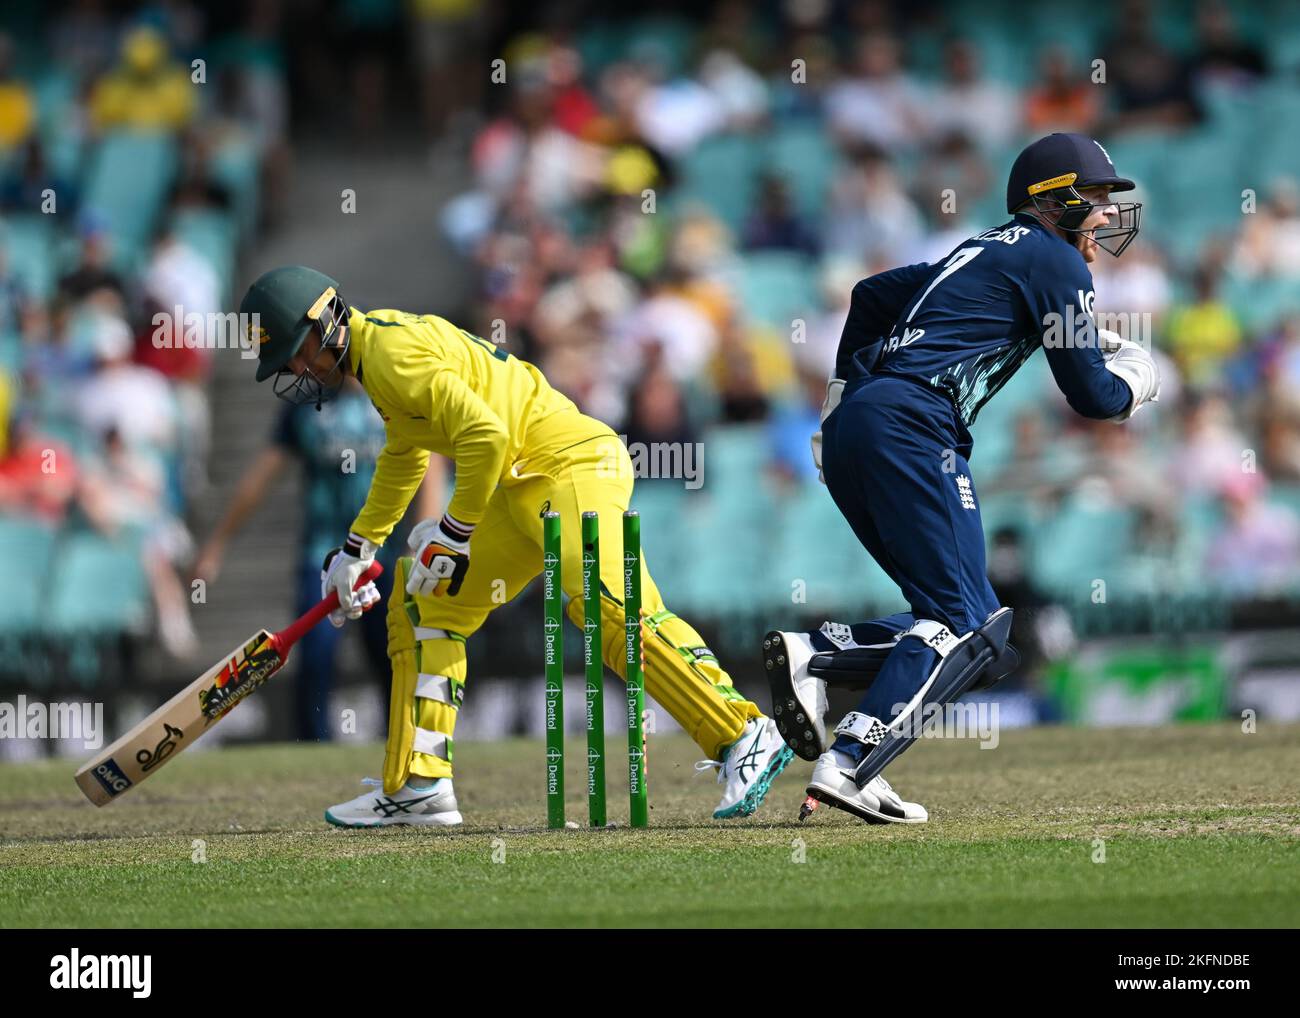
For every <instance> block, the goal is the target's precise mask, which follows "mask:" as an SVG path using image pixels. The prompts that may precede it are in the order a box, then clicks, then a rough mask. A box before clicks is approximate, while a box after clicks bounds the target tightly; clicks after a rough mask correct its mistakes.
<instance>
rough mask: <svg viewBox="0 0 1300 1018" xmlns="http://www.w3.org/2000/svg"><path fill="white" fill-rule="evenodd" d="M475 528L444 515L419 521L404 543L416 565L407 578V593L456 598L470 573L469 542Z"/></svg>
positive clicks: (412, 567) (413, 565)
mask: <svg viewBox="0 0 1300 1018" xmlns="http://www.w3.org/2000/svg"><path fill="white" fill-rule="evenodd" d="M473 533H474V528H473V527H472V526H469V525H467V524H464V523H461V522H460V521H459V520H457V519H455V518H453V517H451V516H448V515H446V514H444V515H443V517H442V519H440V520H421V521H420V522H419V523H417V524H416V525H415V526H414V527H412V528H411V536H410V537H408V538H407V539H406V543H407V544H408V545H409V546H410V549H411V551H412V552H414V553H415V562H414V563H413V564H412V566H411V572H410V575H409V576H408V577H407V578H406V592H407V593H408V594H416V595H419V596H421V597H431V596H432V597H442V595H443V594H449V595H450V596H452V597H455V596H456V595H457V594H459V593H460V585H461V584H462V583H464V582H465V574H466V573H467V572H469V539H470V536H471V535H472V534H473Z"/></svg>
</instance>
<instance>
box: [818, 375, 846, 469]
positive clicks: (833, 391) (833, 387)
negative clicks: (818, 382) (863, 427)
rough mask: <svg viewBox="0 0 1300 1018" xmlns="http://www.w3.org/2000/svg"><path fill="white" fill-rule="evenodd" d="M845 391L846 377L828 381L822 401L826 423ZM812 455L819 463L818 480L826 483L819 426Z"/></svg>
mask: <svg viewBox="0 0 1300 1018" xmlns="http://www.w3.org/2000/svg"><path fill="white" fill-rule="evenodd" d="M843 393H844V379H842V378H832V379H831V380H830V381H829V382H827V383H826V399H825V400H823V401H822V415H821V418H820V420H821V423H822V424H825V423H826V418H827V417H829V416H830V415H831V411H832V410H834V409H835V408H836V407H837V406H839V405H840V396H841V395H843ZM812 457H813V462H814V463H816V464H817V480H819V481H821V482H822V484H825V483H826V478H825V477H823V476H822V429H821V428H818V429H817V433H816V434H815V435H813V437H812Z"/></svg>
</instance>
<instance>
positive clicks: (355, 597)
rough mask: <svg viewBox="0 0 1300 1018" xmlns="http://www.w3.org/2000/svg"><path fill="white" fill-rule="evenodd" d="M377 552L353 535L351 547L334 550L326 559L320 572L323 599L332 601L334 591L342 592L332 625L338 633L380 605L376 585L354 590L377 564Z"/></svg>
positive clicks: (350, 541) (349, 540)
mask: <svg viewBox="0 0 1300 1018" xmlns="http://www.w3.org/2000/svg"><path fill="white" fill-rule="evenodd" d="M375 551H376V548H375V546H374V545H373V544H371V543H370V542H369V541H367V540H366V539H365V538H364V537H357V536H356V535H355V534H349V535H348V542H347V544H345V545H343V547H342V548H331V549H330V551H329V553H328V554H327V555H326V556H325V564H324V565H323V566H322V567H321V571H320V596H321V597H329V595H330V591H332V590H337V591H338V592H339V606H338V607H337V608H335V609H334V610H333V611H332V612H330V613H329V620H330V624H331V625H332V626H334V628H335V629H337V628H338V627H339V626H341V625H343V623H344V622H346V621H347V620H348V619H359V618H361V613H362V612H364V611H368V610H369V609H370V608H373V607H374V606H375V605H376V604H378V603H379V600H380V597H379V588H378V587H376V586H375V585H374V583H373V582H371V583H367V584H365V585H364V586H362V587H361V588H360V589H358V590H353V589H352V588H353V587H354V586H355V585H356V582H357V580H359V579H360V578H361V574H362V573H364V572H365V571H366V570H367V569H369V568H370V563H371V562H373V561H374V560H375Z"/></svg>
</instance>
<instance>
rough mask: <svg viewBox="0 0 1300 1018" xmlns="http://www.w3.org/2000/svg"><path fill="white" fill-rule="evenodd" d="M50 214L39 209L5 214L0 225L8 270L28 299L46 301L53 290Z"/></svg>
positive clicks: (51, 219) (54, 273)
mask: <svg viewBox="0 0 1300 1018" xmlns="http://www.w3.org/2000/svg"><path fill="white" fill-rule="evenodd" d="M54 221H55V220H54V217H53V216H47V215H42V214H41V213H39V212H30V213H21V214H19V215H12V216H5V217H4V219H3V223H2V225H0V242H2V243H3V244H4V247H5V254H6V255H7V257H8V261H9V270H10V272H12V273H13V274H14V276H15V278H17V280H18V282H19V283H20V284H21V286H22V288H23V291H24V292H25V293H26V294H27V295H28V296H29V297H31V298H32V299H34V300H38V301H46V300H48V299H49V298H50V295H51V294H52V293H53V292H54V284H55V281H56V280H55V276H56V271H57V268H56V264H55V230H54Z"/></svg>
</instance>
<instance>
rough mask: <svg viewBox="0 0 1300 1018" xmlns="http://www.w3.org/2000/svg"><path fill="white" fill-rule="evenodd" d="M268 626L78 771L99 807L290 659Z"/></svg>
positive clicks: (80, 784) (148, 772) (85, 789)
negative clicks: (286, 656) (268, 629)
mask: <svg viewBox="0 0 1300 1018" xmlns="http://www.w3.org/2000/svg"><path fill="white" fill-rule="evenodd" d="M284 661H285V656H284V655H283V654H282V652H281V650H280V646H279V643H278V641H276V639H275V637H274V636H273V635H272V634H271V633H270V632H268V631H267V630H265V629H262V630H259V631H258V632H257V633H256V634H255V635H254V636H253V637H251V638H250V639H248V640H246V641H245V642H243V643H241V644H240V645H239V646H238V647H236V648H235V649H234V650H232V651H231V652H230V653H229V654H227V655H226V656H225V657H224V658H222V659H221V660H220V661H218V662H217V663H216V664H215V665H213V666H212V667H211V668H209V669H208V670H207V671H206V672H204V673H203V674H202V675H201V676H199V677H198V678H197V679H195V680H194V681H193V682H191V683H190V684H189V685H188V686H186V687H185V688H184V689H182V690H181V691H180V692H179V693H177V694H176V695H175V696H173V697H172V698H171V699H170V700H168V701H167V702H166V703H165V704H163V705H162V706H161V707H159V708H158V709H157V710H156V711H154V712H153V713H152V714H150V715H149V716H148V717H147V718H145V719H144V720H143V721H141V722H140V723H139V724H138V725H136V726H135V727H134V728H132V729H131V730H130V731H129V732H127V733H126V734H125V735H123V736H122V737H121V738H120V739H118V740H117V741H116V742H114V743H113V744H112V745H111V746H109V747H108V748H107V749H105V750H102V751H101V752H100V753H99V754H98V755H97V756H95V757H93V758H92V759H90V760H88V761H87V762H86V763H85V764H83V765H82V767H81V768H80V770H78V771H77V773H76V775H75V777H76V781H77V786H78V787H79V788H80V789H81V791H82V793H83V794H84V795H85V796H86V798H87V799H89V800H90V801H91V802H93V803H94V804H95V805H96V806H103V805H105V804H107V803H110V802H112V801H113V800H114V799H116V798H117V797H118V796H120V795H122V794H123V793H124V792H127V791H129V790H130V789H132V788H134V787H135V786H136V785H138V784H139V783H140V782H141V781H143V780H145V778H147V777H149V776H150V775H152V774H153V773H154V772H155V771H157V770H158V768H160V767H161V766H162V765H163V764H165V763H166V762H167V761H168V760H170V759H171V758H172V757H173V756H174V755H175V754H177V753H179V752H181V751H182V750H184V749H188V748H189V747H190V746H191V745H192V744H193V743H194V742H195V741H197V740H198V738H199V736H201V735H202V734H203V733H204V732H206V731H208V729H210V728H211V727H212V726H213V725H215V724H216V723H217V722H218V721H220V720H221V719H222V718H223V717H225V716H226V715H227V714H228V713H230V711H231V710H232V709H233V708H234V707H235V706H236V705H237V704H238V703H239V702H240V701H241V700H243V699H244V698H245V697H246V696H248V694H249V693H251V692H253V690H255V689H257V687H258V686H260V685H262V683H264V682H265V681H266V680H267V679H268V678H270V677H271V676H272V675H274V674H275V672H276V671H277V670H278V669H279V668H280V666H281V665H283V664H284Z"/></svg>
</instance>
